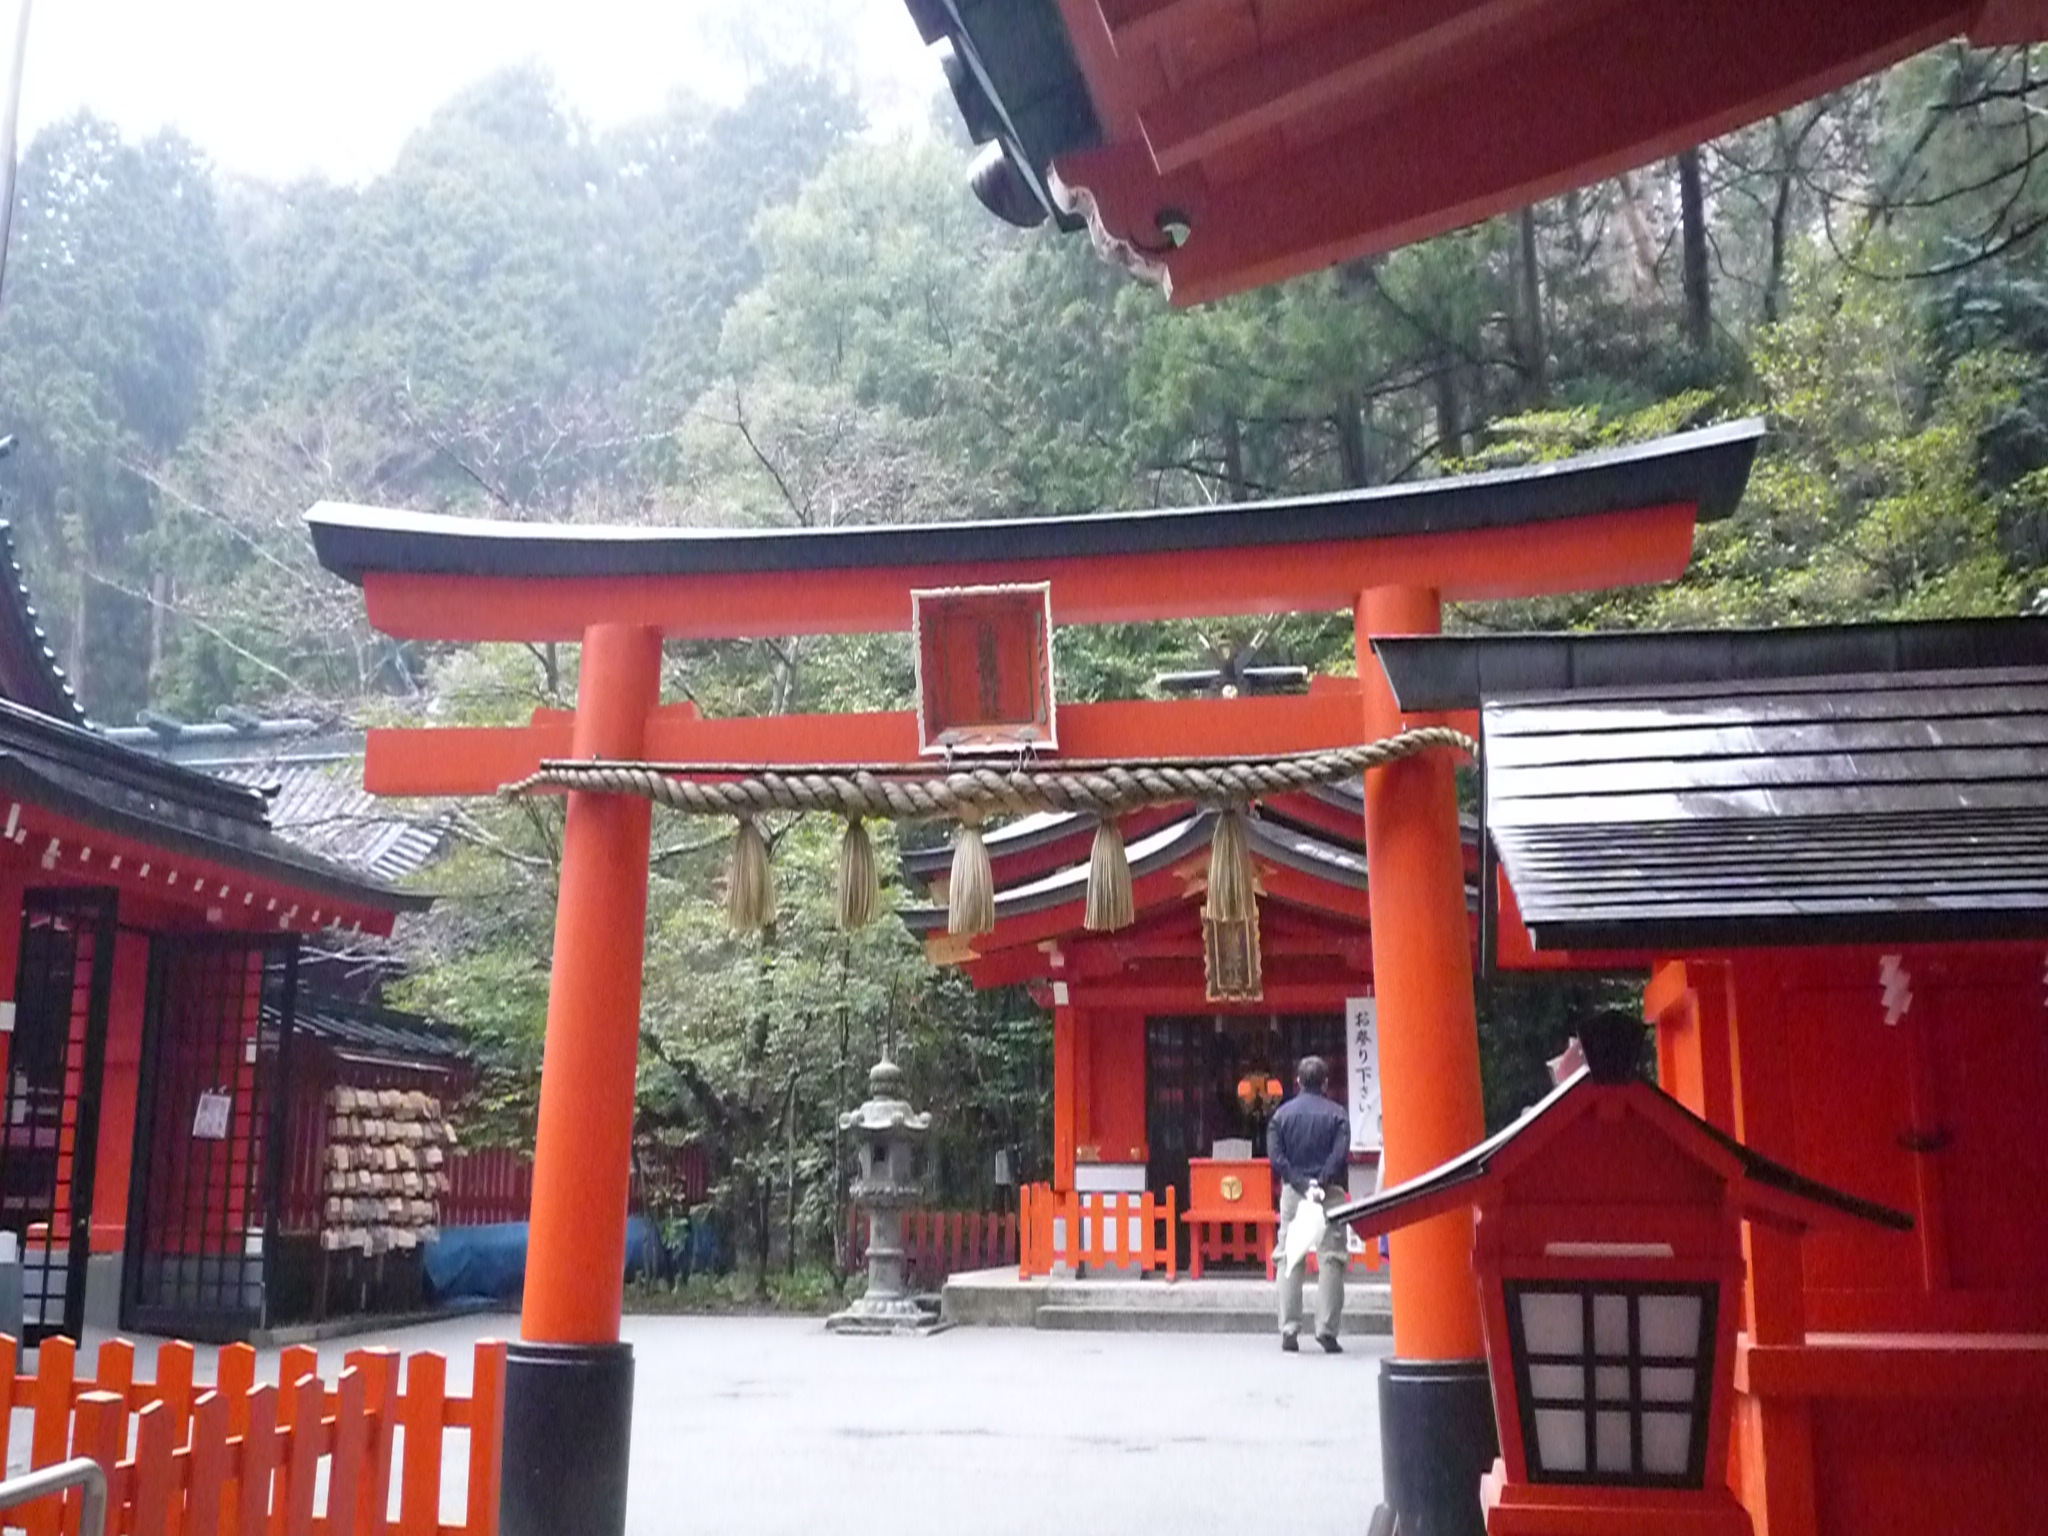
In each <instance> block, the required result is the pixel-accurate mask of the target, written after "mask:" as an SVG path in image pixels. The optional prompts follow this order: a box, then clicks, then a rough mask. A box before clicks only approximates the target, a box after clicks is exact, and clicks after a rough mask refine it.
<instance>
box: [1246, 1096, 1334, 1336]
mask: <svg viewBox="0 0 2048 1536" xmlns="http://www.w3.org/2000/svg"><path fill="white" fill-rule="evenodd" d="M1294 1082H1295V1086H1296V1087H1298V1088H1299V1089H1300V1090H1301V1091H1300V1092H1299V1093H1297V1094H1295V1096H1294V1097H1293V1098H1291V1099H1289V1100H1288V1101H1287V1102H1286V1103H1285V1104H1282V1105H1281V1106H1280V1108H1279V1110H1278V1112H1277V1113H1275V1114H1274V1116H1273V1118H1272V1120H1271V1121H1269V1122H1268V1123H1267V1126H1266V1155H1267V1156H1268V1157H1269V1158H1270V1159H1271V1160H1272V1163H1273V1181H1274V1182H1275V1183H1276V1184H1278V1185H1279V1186H1280V1231H1281V1234H1282V1237H1283V1239H1284V1237H1285V1234H1286V1232H1287V1224H1288V1223H1289V1222H1291V1221H1292V1220H1294V1213H1295V1212H1296V1211H1297V1210H1299V1209H1300V1207H1301V1202H1302V1201H1303V1200H1306V1199H1309V1198H1312V1197H1311V1195H1310V1191H1311V1190H1315V1191H1318V1192H1320V1193H1322V1194H1323V1195H1325V1196H1326V1197H1327V1198H1328V1199H1329V1200H1330V1201H1331V1202H1333V1203H1334V1202H1335V1201H1338V1200H1342V1199H1344V1198H1345V1197H1346V1191H1345V1187H1344V1179H1345V1172H1346V1169H1347V1168H1348V1167H1349V1165H1350V1161H1351V1120H1350V1117H1349V1116H1348V1115H1346V1114H1345V1113H1344V1111H1343V1109H1342V1108H1341V1107H1340V1106H1338V1105H1336V1104H1333V1103H1331V1102H1330V1100H1329V1099H1328V1098H1327V1097H1325V1094H1324V1090H1325V1089H1327V1088H1328V1087H1329V1085H1330V1068H1329V1064H1328V1063H1327V1062H1325V1061H1324V1060H1323V1058H1322V1057H1320V1056H1304V1057H1302V1058H1301V1065H1300V1066H1298V1067H1297V1068H1296V1069H1295V1073H1294ZM1345 1234H1346V1228H1344V1227H1343V1226H1341V1225H1338V1224H1337V1223H1334V1222H1333V1223H1332V1224H1331V1225H1330V1226H1329V1228H1328V1229H1327V1230H1326V1231H1325V1232H1324V1233H1323V1240H1322V1243H1321V1245H1320V1246H1319V1247H1318V1249H1317V1250H1316V1253H1317V1258H1316V1263H1317V1267H1318V1274H1317V1278H1316V1342H1317V1343H1318V1344H1320V1345H1322V1347H1323V1352H1324V1353H1325V1354H1331V1355H1334V1354H1339V1353H1341V1352H1342V1350H1343V1347H1344V1346H1343V1345H1341V1344H1339V1343H1338V1342H1337V1329H1338V1326H1339V1324H1340V1323H1341V1322H1342V1321H1343V1318H1344V1266H1345V1264H1346V1262H1347V1261H1348V1259H1349V1257H1350V1255H1349V1253H1348V1252H1347V1251H1346V1242H1345ZM1307 1269H1308V1265H1307V1263H1306V1262H1304V1263H1301V1264H1297V1265H1295V1266H1294V1267H1293V1268H1291V1269H1287V1270H1283V1271H1282V1272H1281V1275H1280V1287H1279V1289H1280V1347H1281V1348H1282V1349H1284V1350H1286V1351H1288V1352H1289V1353H1290V1354H1291V1353H1293V1352H1294V1351H1296V1350H1298V1349H1300V1348H1301V1281H1302V1275H1303V1273H1304V1272H1305V1271H1306V1270H1307Z"/></svg>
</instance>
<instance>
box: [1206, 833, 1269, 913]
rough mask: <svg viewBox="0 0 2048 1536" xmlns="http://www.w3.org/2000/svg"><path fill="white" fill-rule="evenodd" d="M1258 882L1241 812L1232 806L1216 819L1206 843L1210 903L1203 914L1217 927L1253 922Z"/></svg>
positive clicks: (1257, 911)
mask: <svg viewBox="0 0 2048 1536" xmlns="http://www.w3.org/2000/svg"><path fill="white" fill-rule="evenodd" d="M1257 879H1258V875H1257V872H1256V871H1255V870H1253V868H1252V850H1251V843H1250V841H1249V839H1248V838H1247V837H1246V835H1245V830H1244V812H1243V811H1242V810H1240V809H1238V808H1237V807H1236V806H1231V807H1229V808H1227V809H1225V810H1224V811H1223V812H1222V814H1221V815H1219V816H1218V817H1217V818H1216V832H1215V835H1214V836H1212V837H1211V838H1210V839H1209V900H1208V902H1207V904H1206V905H1205V906H1204V908H1203V910H1204V911H1205V912H1207V913H1208V915H1209V916H1210V917H1213V918H1214V919H1216V921H1217V922H1219V923H1245V922H1256V921H1257V920H1258V913H1259V908H1258V897H1257V893H1256V889H1255V884H1256V881H1257Z"/></svg>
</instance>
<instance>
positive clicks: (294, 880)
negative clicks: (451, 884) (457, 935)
mask: <svg viewBox="0 0 2048 1536" xmlns="http://www.w3.org/2000/svg"><path fill="white" fill-rule="evenodd" d="M11 557H12V536H11V534H10V533H8V531H7V530H6V526H5V525H4V524H0V559H4V560H6V561H7V570H8V572H9V577H8V579H6V580H4V581H0V989H4V992H0V1072H4V1083H5V1088H4V1101H0V1244H6V1243H9V1242H11V1244H12V1246H13V1248H14V1251H15V1254H16V1256H17V1257H18V1258H19V1260H20V1262H21V1272H22V1285H23V1317H22V1324H23V1330H24V1334H25V1340H26V1342H28V1343H30V1344H35V1343H38V1342H40V1341H41V1340H43V1339H45V1338H48V1337H51V1336H52V1335H56V1334H63V1335H66V1336H68V1337H70V1338H73V1339H76V1338H77V1337H78V1336H79V1334H80V1331H81V1330H82V1329H83V1328H84V1327H85V1326H87V1325H88V1324H90V1325H92V1326H96V1327H101V1328H115V1327H119V1328H124V1329H132V1330H137V1331H141V1332H145V1333H176V1334H182V1335H184V1336H187V1337H194V1338H201V1339H226V1338H239V1337H244V1336H246V1335H247V1334H249V1333H250V1332H252V1331H254V1330H259V1329H262V1328H265V1327H268V1326H271V1325H273V1324H275V1323H280V1322H285V1321H296V1320H304V1319H310V1318H311V1317H313V1316H314V1315H316V1314H319V1313H324V1312H325V1311H326V1310H328V1309H329V1308H330V1307H331V1308H332V1309H333V1310H335V1311H344V1310H350V1309H352V1307H353V1306H354V1305H356V1304H357V1303H359V1302H360V1300H361V1299H362V1298H363V1297H364V1296H366V1295H368V1294H369V1290H370V1289H371V1288H373V1287H372V1284H371V1281H370V1280H369V1279H368V1278H367V1277H366V1274H365V1273H361V1272H358V1270H357V1268H356V1267H355V1265H354V1264H353V1263H352V1260H353V1258H354V1257H355V1255H354V1254H352V1253H351V1254H349V1255H342V1254H338V1253H336V1252H334V1251H332V1249H331V1248H330V1247H329V1246H328V1245H326V1244H324V1243H323V1231H324V1230H326V1228H327V1223H326V1221H325V1217H326V1202H325V1199H324V1192H325V1181H324V1174H323V1169H322V1153H323V1150H324V1147H325V1138H326V1135H327V1130H328V1123H329V1117H328V1113H327V1104H326V1095H327V1093H328V1092H329V1090H330V1089H331V1088H332V1087H334V1086H340V1085H346V1084H352V1083H360V1084H363V1085H365V1086H371V1085H374V1086H376V1087H379V1088H385V1087H393V1086H394V1085H398V1084H403V1086H404V1087H405V1088H406V1089H409V1090H412V1091H414V1092H417V1093H420V1094H421V1095H422V1097H425V1096H427V1095H428V1094H429V1093H431V1094H433V1095H434V1096H435V1097H436V1098H439V1097H443V1096H446V1097H452V1094H453V1088H452V1086H451V1085H452V1084H453V1082H454V1080H455V1077H456V1074H457V1071H458V1068H459V1066H460V1062H459V1052H458V1050H457V1048H456V1047H455V1045H454V1044H453V1043H452V1042H451V1041H450V1040H449V1039H448V1038H447V1037H446V1036H445V1035H442V1034H439V1033H438V1032H436V1031H434V1030H432V1029H430V1028H427V1027H426V1026H425V1025H424V1024H423V1022H422V1021H420V1020H417V1019H411V1018H409V1017H407V1016H404V1015H393V1014H386V1013H384V1012H383V1011H382V1010H379V1009H376V1008H374V1007H368V1006H365V1005H364V1004H363V1000H362V999H359V998H348V997H340V996H330V997H327V998H324V999H319V998H309V996H308V985H307V983H308V974H307V973H308V972H309V971H311V970H313V969H315V967H314V966H313V965H310V964H302V950H303V949H305V948H306V947H307V946H308V943H309V941H311V942H313V943H315V944H320V943H326V944H335V943H339V944H341V945H346V944H347V943H348V942H350V941H351V940H353V939H354V938H355V937H356V936H357V935H361V934H387V933H389V932H390V930H391V926H392V923H393V922H394V920H395V919H396V917H397V916H398V914H400V913H402V912H406V911H412V910H417V909H419V908H421V907H424V906H425V905H426V899H425V898H424V897H421V896H416V895H411V894H407V893H404V892H401V891H398V890H395V889H393V888H391V887H390V886H388V885H386V884H384V883H383V882H381V881H379V880H376V879H373V878H369V877H367V876H365V875H363V874H362V873H360V872H359V871H357V870H355V869H352V868H349V867H346V866H344V865H341V864H338V863H334V862H331V861H330V860H328V859H325V858H323V857H320V856H319V855H317V854H314V853H311V852H308V851H307V850H306V849H304V848H302V847H300V846H299V845H297V844H295V843H293V842H291V841H288V840H287V839H286V838H284V837H282V836H280V835H279V834H278V832H277V831H276V830H275V829H274V828H273V826H272V824H271V821H270V814H269V806H268V801H267V798H266V796H265V795H264V794H263V793H261V792H260V791H258V790H256V789H253V788H250V787H246V786H243V785H239V784H233V783H229V782H226V781H224V780H222V779H219V778H216V777H214V776H212V775H209V774H205V773H200V772H196V771H194V770H192V769H189V768H184V767H179V766H177V765H175V764H172V763H167V762H163V761H160V760H159V759H158V758H156V757H154V756H151V755H150V754H148V753H145V752H142V751H138V750H136V749H135V748H134V747H132V746H128V745H125V744H122V743H120V742H117V741H114V740H111V739H109V736H108V735H107V733H105V732H103V731H101V730H98V729H96V728H94V727H92V726H90V725H89V723H88V722H87V720H86V718H85V713H84V711H83V709H81V707H80V706H79V704H78V701H77V699H76V698H75V697H73V695H72V693H71V690H70V687H69V686H68V684H67V683H66V681H65V679H64V676H63V673H62V672H61V671H60V670H59V669H58V668H57V666H56V664H55V660H54V658H53V657H52V656H51V654H50V652H49V650H48V648H47V646H46V644H45V637H44V634H43V632H42V630H41V628H40V627H39V625H38V624H37V621H36V614H35V610H34V609H33V607H31V606H30V604H29V600H28V594H27V592H26V591H25V590H24V588H23V586H22V584H21V575H20V568H19V566H17V565H14V564H13V563H12V558H11ZM145 1171H146V1176H144V1175H145ZM370 1267H371V1268H374V1267H375V1266H374V1265H372V1266H370ZM323 1277H324V1278H323ZM350 1295H354V1296H355V1297H356V1301H354V1302H352V1301H351V1300H349V1299H348V1298H349V1296H350ZM410 1295H411V1297H412V1300H411V1302H410V1303H409V1304H410V1305H413V1306H417V1305H418V1300H417V1297H418V1286H417V1283H416V1282H415V1283H414V1284H413V1285H411V1287H410Z"/></svg>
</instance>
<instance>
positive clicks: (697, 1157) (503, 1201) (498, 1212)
mask: <svg viewBox="0 0 2048 1536" xmlns="http://www.w3.org/2000/svg"><path fill="white" fill-rule="evenodd" d="M443 1171H444V1172H445V1173H446V1174H447V1175H448V1188H447V1189H446V1191H444V1192H443V1194H442V1195H441V1225H442V1226H444V1227H485V1226H490V1225H491V1224H492V1223H494V1222H500V1221H524V1220H526V1217H527V1212H528V1210H529V1209H530V1208H531V1207H532V1205H533V1156H532V1154H531V1153H527V1152H519V1151H515V1150H513V1149H512V1148H511V1147H465V1148H462V1149H461V1150H459V1151H457V1152H456V1153H455V1155H454V1156H452V1157H450V1158H449V1159H448V1164H447V1167H446V1168H445V1169H444V1170H443ZM710 1182H711V1165H710V1160H709V1158H707V1157H706V1155H705V1152H704V1149H703V1148H702V1147H700V1146H698V1145H697V1144H695V1143H694V1142H692V1143H690V1144H688V1145H686V1146H680V1147H676V1146H668V1145H665V1144H661V1143H652V1144H650V1143H642V1144H641V1145H640V1146H638V1147H635V1148H634V1149H633V1192H632V1208H633V1209H634V1210H636V1211H643V1210H645V1209H646V1208H647V1201H648V1199H649V1198H650V1197H652V1198H654V1199H655V1200H657V1201H658V1202H659V1203H660V1204H661V1205H664V1206H669V1207H673V1206H676V1205H679V1204H688V1203H690V1202H691V1201H696V1200H701V1199H703V1198H704V1195H705V1192H706V1190H707V1189H708V1188H709V1186H710Z"/></svg>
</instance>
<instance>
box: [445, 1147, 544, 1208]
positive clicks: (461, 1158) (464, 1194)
mask: <svg viewBox="0 0 2048 1536" xmlns="http://www.w3.org/2000/svg"><path fill="white" fill-rule="evenodd" d="M444 1171H445V1172H446V1173H447V1175H448V1188H447V1189H446V1190H444V1191H443V1192H442V1195H441V1225H442V1226H444V1227H487V1226H490V1225H491V1224H493V1223H494V1222H500V1221H524V1220H526V1213H527V1210H528V1209H529V1208H530V1207H531V1206H532V1204H533V1159H532V1158H531V1157H530V1156H528V1155H527V1154H526V1153H524V1152H515V1151H514V1150H512V1148H510V1147H464V1148H462V1149H461V1150H459V1151H457V1152H456V1153H455V1155H454V1156H453V1157H451V1158H449V1159H448V1163H447V1167H446V1169H445V1170H444Z"/></svg>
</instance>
